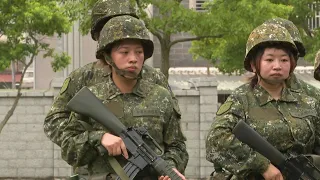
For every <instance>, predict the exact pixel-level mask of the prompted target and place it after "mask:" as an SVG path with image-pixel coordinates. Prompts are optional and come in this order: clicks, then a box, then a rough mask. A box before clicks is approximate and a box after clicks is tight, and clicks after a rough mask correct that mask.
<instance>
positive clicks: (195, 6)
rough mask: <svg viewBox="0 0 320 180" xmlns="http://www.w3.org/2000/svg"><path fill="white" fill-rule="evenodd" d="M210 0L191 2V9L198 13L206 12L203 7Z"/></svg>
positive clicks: (190, 0)
mask: <svg viewBox="0 0 320 180" xmlns="http://www.w3.org/2000/svg"><path fill="white" fill-rule="evenodd" d="M206 1H210V0H189V7H190V9H195V10H196V11H205V9H204V8H203V7H202V5H203V4H204V3H205V2H206Z"/></svg>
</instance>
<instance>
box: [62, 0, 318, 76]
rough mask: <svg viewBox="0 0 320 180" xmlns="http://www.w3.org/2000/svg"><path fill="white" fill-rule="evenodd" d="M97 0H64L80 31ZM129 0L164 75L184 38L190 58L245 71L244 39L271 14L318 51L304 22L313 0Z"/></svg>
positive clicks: (87, 25)
mask: <svg viewBox="0 0 320 180" xmlns="http://www.w3.org/2000/svg"><path fill="white" fill-rule="evenodd" d="M96 1H97V0H83V1H72V0H65V1H64V2H65V3H69V6H68V7H70V10H71V11H70V12H71V13H70V14H72V15H73V17H74V18H75V19H80V24H81V31H82V33H83V34H87V33H88V31H89V29H90V13H89V12H90V9H91V8H92V6H93V4H94V3H95V2H96ZM132 1H133V2H137V3H138V7H139V11H138V15H139V17H140V18H141V19H142V20H143V21H144V22H145V24H146V25H147V27H148V29H149V30H150V32H151V33H152V34H153V35H154V36H155V37H157V38H158V40H159V42H160V46H161V71H162V72H163V73H164V74H165V75H166V76H167V77H168V69H169V67H170V64H169V62H170V61H169V54H170V48H171V47H172V46H173V45H174V44H176V43H179V42H186V41H193V43H192V48H191V49H190V52H191V53H192V54H193V57H194V59H198V58H199V57H203V58H205V59H208V60H209V61H211V62H212V64H214V65H215V66H216V67H218V68H219V69H220V70H221V71H223V72H226V73H230V72H234V71H238V72H239V73H241V72H243V61H242V60H243V57H244V54H245V44H246V41H247V37H248V36H249V34H250V32H251V31H252V30H253V29H254V28H255V27H256V26H258V25H260V24H261V23H263V22H264V21H265V20H267V19H270V18H274V17H281V18H285V19H288V18H289V20H292V21H293V22H294V23H295V24H297V26H298V27H299V28H300V29H301V32H302V33H303V34H305V37H304V38H306V40H305V42H306V46H307V47H312V48H313V49H319V48H318V47H317V46H313V45H314V44H315V43H317V42H316V41H315V40H316V39H317V37H315V36H316V35H317V33H316V32H315V31H311V30H310V29H309V27H308V24H307V19H308V18H310V17H312V16H314V11H311V10H310V8H309V6H308V5H309V4H310V3H311V2H313V0H259V1H257V0H237V1H234V0H214V1H210V0H208V2H207V3H205V8H206V9H207V10H206V11H204V12H198V11H195V10H193V9H189V8H186V7H184V6H183V4H182V0H166V1H163V0H132ZM150 4H151V5H153V13H152V16H148V14H147V12H146V8H147V6H148V5H150ZM147 11H148V10H147ZM184 32H186V33H190V35H191V38H181V39H175V40H172V35H174V34H177V33H184ZM311 36H312V38H311ZM308 37H309V38H308ZM308 52H309V54H307V56H306V59H308V60H309V55H310V54H312V52H311V51H308Z"/></svg>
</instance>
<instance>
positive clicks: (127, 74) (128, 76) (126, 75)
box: [104, 53, 141, 80]
mask: <svg viewBox="0 0 320 180" xmlns="http://www.w3.org/2000/svg"><path fill="white" fill-rule="evenodd" d="M104 57H105V60H106V62H107V63H108V64H109V65H110V66H112V67H113V68H114V70H115V72H116V73H117V74H118V75H119V76H122V77H124V78H126V79H131V80H135V79H139V78H140V74H141V73H139V74H135V73H131V72H128V71H126V70H124V69H119V68H118V67H117V66H116V64H115V63H114V62H113V60H112V59H111V57H110V56H109V55H108V54H107V53H104Z"/></svg>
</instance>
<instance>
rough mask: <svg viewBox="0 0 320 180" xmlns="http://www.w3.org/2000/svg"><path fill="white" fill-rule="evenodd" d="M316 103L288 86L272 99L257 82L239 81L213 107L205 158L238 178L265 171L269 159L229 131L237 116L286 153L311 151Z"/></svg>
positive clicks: (316, 138)
mask: <svg viewBox="0 0 320 180" xmlns="http://www.w3.org/2000/svg"><path fill="white" fill-rule="evenodd" d="M318 106H319V105H318V103H317V100H316V99H314V98H312V97H310V96H308V95H306V94H304V93H299V92H296V91H293V90H291V89H290V88H284V89H283V91H282V95H281V98H280V99H279V100H274V99H273V98H272V97H271V96H270V95H269V94H268V92H267V91H266V90H265V89H263V88H262V87H261V86H259V85H257V86H256V87H255V88H251V87H250V85H249V84H245V85H242V86H240V87H239V88H237V89H236V90H235V91H234V93H233V94H231V95H230V96H229V97H228V99H227V100H226V102H225V103H224V104H223V105H221V107H220V108H219V110H218V111H217V115H216V118H215V120H214V122H213V123H212V125H211V127H210V130H209V133H208V136H207V140H206V157H207V160H208V161H210V162H213V163H214V165H215V167H217V169H223V170H227V171H229V172H231V173H232V174H234V175H236V176H237V177H238V178H239V179H243V178H244V177H248V176H249V174H250V175H252V174H251V173H254V174H261V173H263V172H265V171H266V169H267V167H268V165H269V160H268V159H266V158H265V157H263V156H262V155H260V154H259V153H257V152H256V151H254V150H253V149H251V148H249V147H248V146H247V145H245V144H243V143H241V142H240V141H239V140H237V139H236V138H235V136H234V135H233V134H232V129H233V128H234V127H235V125H236V124H237V122H238V121H240V120H244V121H245V122H246V123H247V124H249V125H250V126H251V127H252V128H253V129H255V131H257V132H258V133H259V134H260V135H262V136H263V137H265V138H266V140H267V141H269V142H270V143H271V144H272V145H273V146H274V147H276V148H277V149H278V150H280V151H281V152H282V153H284V154H286V155H288V154H291V153H294V154H306V153H312V150H313V148H314V147H315V146H316V145H318V144H319V128H320V119H319V117H320V116H319V114H318V112H320V111H319V110H320V109H319V107H318Z"/></svg>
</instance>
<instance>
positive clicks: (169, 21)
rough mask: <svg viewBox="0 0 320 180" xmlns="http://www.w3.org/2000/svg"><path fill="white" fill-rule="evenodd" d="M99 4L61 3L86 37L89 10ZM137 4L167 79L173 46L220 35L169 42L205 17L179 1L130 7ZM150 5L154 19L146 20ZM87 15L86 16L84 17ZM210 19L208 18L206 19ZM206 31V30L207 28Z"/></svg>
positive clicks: (155, 0)
mask: <svg viewBox="0 0 320 180" xmlns="http://www.w3.org/2000/svg"><path fill="white" fill-rule="evenodd" d="M97 1H98V0H85V1H72V0H65V1H64V2H65V3H66V4H68V7H70V14H71V15H73V17H74V18H75V19H76V18H78V19H79V20H80V26H81V32H82V34H87V33H88V32H89V29H90V25H91V24H90V13H89V12H90V9H91V8H92V7H93V5H94V3H95V2H97ZM136 2H137V4H138V16H139V17H140V18H141V19H142V20H143V21H144V22H145V24H146V26H147V28H148V29H149V30H150V32H151V33H152V34H153V35H154V36H155V37H157V38H158V40H159V42H160V46H161V68H160V69H161V71H162V72H163V73H164V74H165V75H166V76H167V77H168V70H169V68H170V64H169V55H170V49H171V47H172V46H173V45H175V44H177V43H180V42H186V41H193V40H200V39H205V38H209V37H210V38H219V37H221V35H220V33H217V32H216V31H212V32H211V33H210V34H196V35H195V36H194V37H191V38H181V39H176V40H172V35H174V34H177V33H182V32H191V30H192V29H194V28H195V24H196V23H197V22H199V20H201V19H202V17H203V16H208V15H207V14H206V13H199V12H197V11H195V10H193V9H189V8H185V7H184V6H183V5H182V4H181V0H166V1H163V0H132V3H136ZM150 4H152V5H153V9H154V10H153V11H154V12H156V13H153V16H152V17H150V16H148V14H147V12H146V11H145V9H146V8H147V6H148V5H150ZM83 12H87V13H83ZM208 17H209V16H208ZM206 27H208V26H206Z"/></svg>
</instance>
